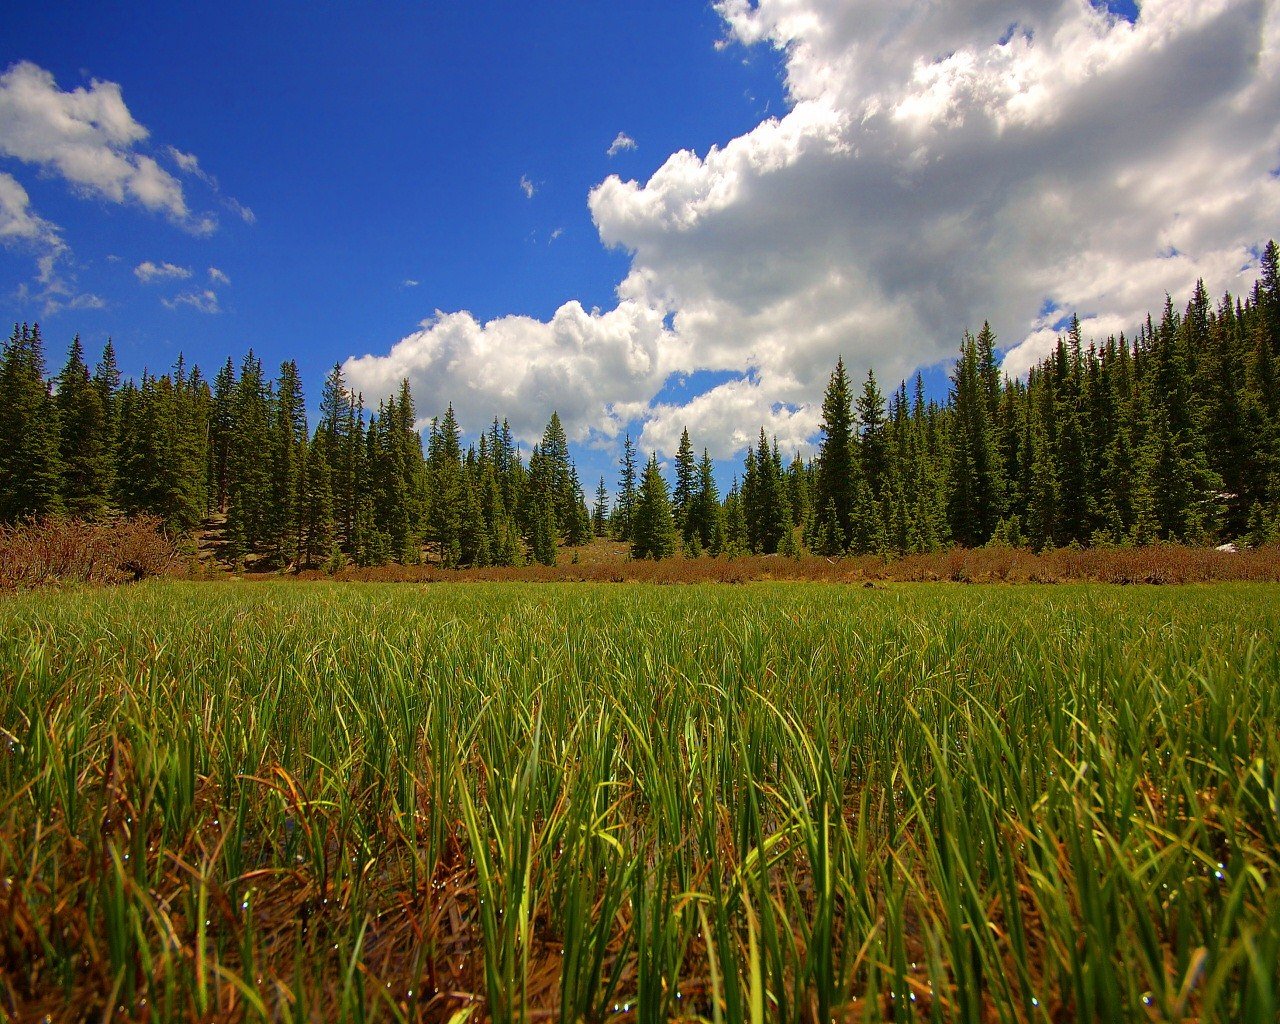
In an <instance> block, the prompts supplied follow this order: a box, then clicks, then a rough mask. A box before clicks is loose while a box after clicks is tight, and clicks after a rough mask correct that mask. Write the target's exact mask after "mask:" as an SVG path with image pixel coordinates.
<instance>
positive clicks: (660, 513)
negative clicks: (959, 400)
mask: <svg viewBox="0 0 1280 1024" xmlns="http://www.w3.org/2000/svg"><path fill="white" fill-rule="evenodd" d="M675 553H676V526H675V519H674V517H673V516H672V514H671V497H670V493H669V492H668V490H667V481H666V480H665V479H663V476H662V471H661V470H660V469H659V468H658V456H657V455H656V454H655V455H651V456H649V461H648V463H647V464H646V465H645V468H644V476H643V478H642V479H641V481H640V493H639V496H638V500H637V502H636V511H635V523H634V530H633V533H632V538H631V555H632V557H633V558H653V559H661V558H670V557H671V556H672V555H674V554H675Z"/></svg>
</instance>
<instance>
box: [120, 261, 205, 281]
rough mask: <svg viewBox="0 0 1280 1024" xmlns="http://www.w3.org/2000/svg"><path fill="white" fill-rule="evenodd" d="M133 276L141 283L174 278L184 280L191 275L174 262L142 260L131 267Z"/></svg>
mask: <svg viewBox="0 0 1280 1024" xmlns="http://www.w3.org/2000/svg"><path fill="white" fill-rule="evenodd" d="M133 276H134V277H136V278H137V279H138V280H139V281H141V282H142V283H143V284H152V283H154V282H156V281H166V280H171V279H175V278H176V279H178V280H185V279H186V278H188V277H190V276H191V271H190V270H188V269H187V268H186V267H180V266H178V265H177V264H175V263H153V262H152V261H151V260H143V261H142V262H141V263H139V264H138V265H137V266H136V267H134V268H133Z"/></svg>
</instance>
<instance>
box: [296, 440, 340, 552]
mask: <svg viewBox="0 0 1280 1024" xmlns="http://www.w3.org/2000/svg"><path fill="white" fill-rule="evenodd" d="M328 450H329V444H328V440H327V438H326V436H325V434H324V432H323V430H322V429H321V428H317V429H316V432H315V434H314V435H313V436H312V438H311V444H310V446H309V447H308V449H307V454H306V457H305V460H304V462H303V467H302V480H303V492H302V493H303V501H302V543H301V544H300V546H299V557H300V561H301V562H302V564H303V565H306V566H315V565H318V564H320V563H321V562H323V561H325V560H326V559H328V558H330V557H331V556H332V554H333V552H334V550H335V548H336V545H337V525H336V523H335V521H334V515H333V485H332V476H331V474H330V471H329V460H328Z"/></svg>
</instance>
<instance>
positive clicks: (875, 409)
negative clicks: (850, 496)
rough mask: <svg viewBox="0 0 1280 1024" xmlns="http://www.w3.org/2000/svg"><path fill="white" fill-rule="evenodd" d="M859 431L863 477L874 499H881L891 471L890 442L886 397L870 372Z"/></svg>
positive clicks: (861, 399)
mask: <svg viewBox="0 0 1280 1024" xmlns="http://www.w3.org/2000/svg"><path fill="white" fill-rule="evenodd" d="M858 429H859V432H860V434H861V437H860V439H859V444H858V455H859V459H858V462H859V468H860V469H861V471H862V472H861V476H862V479H864V480H866V482H867V485H868V486H869V487H870V488H871V494H872V496H873V497H875V498H877V499H878V498H879V496H880V492H881V491H882V490H883V489H884V482H885V476H886V474H887V473H888V471H889V442H888V438H887V436H886V433H885V413H884V395H883V394H881V392H880V386H879V385H878V384H877V383H876V375H875V372H874V371H872V370H868V371H867V379H866V381H865V382H864V383H863V385H862V394H861V395H859V396H858ZM855 500H856V499H855Z"/></svg>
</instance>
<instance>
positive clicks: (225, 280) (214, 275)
mask: <svg viewBox="0 0 1280 1024" xmlns="http://www.w3.org/2000/svg"><path fill="white" fill-rule="evenodd" d="M209 280H210V281H212V282H213V283H214V284H230V283H231V278H229V277H228V276H227V275H226V274H225V273H223V272H222V271H221V270H219V269H218V268H217V267H210V268H209Z"/></svg>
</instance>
